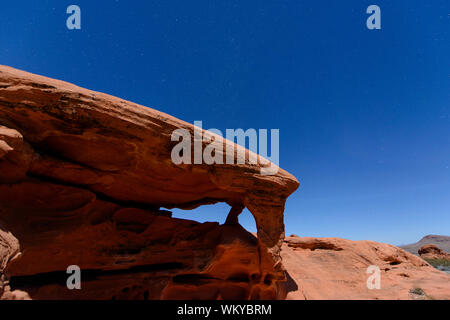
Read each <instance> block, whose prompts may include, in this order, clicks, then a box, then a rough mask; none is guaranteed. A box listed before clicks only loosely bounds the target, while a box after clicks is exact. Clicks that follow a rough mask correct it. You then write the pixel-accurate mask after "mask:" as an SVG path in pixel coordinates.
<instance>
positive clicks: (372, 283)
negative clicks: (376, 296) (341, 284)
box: [366, 265, 381, 290]
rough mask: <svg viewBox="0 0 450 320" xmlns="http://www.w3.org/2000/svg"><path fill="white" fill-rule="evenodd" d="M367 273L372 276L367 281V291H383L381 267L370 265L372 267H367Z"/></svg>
mask: <svg viewBox="0 0 450 320" xmlns="http://www.w3.org/2000/svg"><path fill="white" fill-rule="evenodd" d="M366 273H367V274H370V276H369V277H368V278H367V281H366V285H367V289H369V290H373V289H377V290H380V289H381V271H380V267H378V266H375V265H370V266H368V267H367V269H366Z"/></svg>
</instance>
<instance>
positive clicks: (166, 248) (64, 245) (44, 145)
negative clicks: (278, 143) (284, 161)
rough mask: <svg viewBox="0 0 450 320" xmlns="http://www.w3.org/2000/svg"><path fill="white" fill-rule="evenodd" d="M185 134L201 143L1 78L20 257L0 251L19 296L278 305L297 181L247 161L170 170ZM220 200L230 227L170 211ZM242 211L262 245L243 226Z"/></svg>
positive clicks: (151, 119)
mask: <svg viewBox="0 0 450 320" xmlns="http://www.w3.org/2000/svg"><path fill="white" fill-rule="evenodd" d="M179 128H182V129H186V130H188V131H189V132H190V133H191V134H193V131H194V127H193V126H192V125H191V124H188V123H186V122H183V121H181V120H178V119H176V118H174V117H171V116H169V115H167V114H164V113H162V112H159V111H156V110H153V109H150V108H147V107H143V106H140V105H137V104H134V103H131V102H128V101H124V100H122V99H119V98H116V97H112V96H109V95H107V94H103V93H98V92H93V91H90V90H86V89H82V88H80V87H77V86H75V85H72V84H69V83H66V82H62V81H58V80H53V79H49V78H46V77H42V76H38V75H33V74H30V73H27V72H23V71H19V70H16V69H13V68H10V67H5V66H0V223H1V225H2V227H3V228H4V230H8V232H11V233H12V234H13V235H14V236H15V237H16V238H17V239H18V240H19V244H20V251H21V254H20V255H17V254H16V253H17V250H16V249H14V248H15V247H14V246H13V247H11V248H12V249H11V248H10V249H7V250H6V251H7V253H6V254H5V253H1V252H0V265H1V264H2V263H3V264H5V263H6V264H7V266H6V270H5V271H4V272H5V273H6V274H7V275H8V277H10V285H11V287H12V289H26V291H28V292H29V293H30V296H31V298H37V299H39V298H51V299H57V298H61V299H65V298H83V299H91V298H95V299H111V298H117V299H121V298H124V299H125V298H141V299H142V298H149V299H164V298H165V299H175V298H194V299H195V298H199V299H200V298H203V299H216V298H217V299H220V298H223V299H231V298H233V299H241V298H242V299H244V298H254V299H258V298H272V299H273V298H280V297H282V296H281V291H280V290H279V284H280V281H282V280H284V272H283V269H282V266H281V258H280V247H281V244H282V241H283V238H284V224H283V211H284V203H285V201H286V198H287V197H288V196H289V195H290V194H291V193H292V192H293V191H294V190H295V189H296V188H297V187H298V182H297V180H296V179H295V177H293V176H292V175H290V174H289V173H287V172H286V171H284V170H282V169H279V170H278V172H277V173H276V174H275V175H269V176H267V175H261V174H260V172H261V168H262V167H264V166H267V164H265V165H262V164H250V163H248V161H247V162H246V163H245V164H232V165H227V164H224V165H219V164H212V165H207V164H196V165H193V164H181V165H175V164H174V163H173V162H172V161H171V150H172V147H173V146H174V145H175V144H176V142H173V141H171V134H172V132H173V131H174V130H175V129H179ZM220 142H221V143H223V144H230V143H231V142H229V141H227V140H220ZM203 143H204V144H205V142H203ZM235 148H236V149H239V148H240V149H242V147H238V146H235ZM224 150H225V149H224ZM245 152H246V154H247V156H248V155H250V154H251V153H250V152H249V151H248V150H247V151H245ZM235 158H236V153H235ZM217 202H226V203H228V204H229V205H230V206H231V207H232V209H231V211H230V219H227V221H229V222H230V223H228V224H225V225H222V226H220V225H219V224H218V223H197V222H194V221H189V220H182V219H174V218H171V214H170V212H169V211H167V210H164V209H162V208H166V209H170V208H182V209H193V208H195V207H197V206H200V205H204V204H214V203H217ZM244 207H247V208H248V209H249V210H250V212H251V213H252V214H253V216H254V217H255V220H256V224H257V231H258V238H257V239H256V238H255V237H253V236H252V235H251V234H249V233H248V232H246V231H245V230H244V229H242V227H240V226H239V225H238V224H236V223H235V222H236V220H237V215H238V214H239V213H240V211H241V210H242V208H244ZM186 216H187V217H188V212H186ZM0 237H1V238H0V239H4V237H3V236H2V235H0ZM0 241H2V240H0ZM3 241H4V240H3ZM13 255H14V256H15V259H12V261H11V257H12V256H13ZM2 257H3V258H2ZM5 257H6V258H5ZM69 265H78V266H80V267H81V270H83V273H82V275H83V279H84V280H83V285H82V290H68V289H67V288H66V286H65V279H66V278H67V274H66V268H67V267H68V266H69ZM0 272H2V270H0Z"/></svg>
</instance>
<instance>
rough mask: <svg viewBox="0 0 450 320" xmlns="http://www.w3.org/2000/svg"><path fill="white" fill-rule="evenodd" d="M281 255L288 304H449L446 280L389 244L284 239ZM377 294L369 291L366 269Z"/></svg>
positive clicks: (448, 280)
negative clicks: (376, 282) (434, 301)
mask: <svg viewBox="0 0 450 320" xmlns="http://www.w3.org/2000/svg"><path fill="white" fill-rule="evenodd" d="M281 255H282V257H283V265H284V266H285V268H286V273H287V278H288V281H287V282H286V284H285V290H286V292H287V298H288V299H307V300H314V299H332V300H335V299H336V300H342V299H345V300H347V299H389V300H391V299H394V300H396V299H402V300H403V299H450V275H449V274H446V273H444V272H441V271H438V270H436V269H434V268H433V267H432V266H430V265H429V264H428V263H427V262H425V261H424V260H422V259H421V258H419V257H417V256H415V255H413V254H411V253H408V252H406V251H404V250H402V249H400V248H398V247H395V246H393V245H389V244H384V243H377V242H374V241H351V240H345V239H340V238H310V237H304V238H299V237H296V236H294V237H292V236H291V237H287V238H286V239H285V241H284V244H283V247H282V251H281ZM371 265H373V266H377V267H378V268H379V270H380V289H376V288H374V289H369V288H368V286H367V280H368V278H369V277H370V276H371V275H372V274H373V271H371V270H369V271H370V272H371V273H367V268H368V267H369V266H371Z"/></svg>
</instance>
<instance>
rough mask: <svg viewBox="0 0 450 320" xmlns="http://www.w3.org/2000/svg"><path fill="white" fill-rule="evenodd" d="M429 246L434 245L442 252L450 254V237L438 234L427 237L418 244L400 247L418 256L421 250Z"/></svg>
mask: <svg viewBox="0 0 450 320" xmlns="http://www.w3.org/2000/svg"><path fill="white" fill-rule="evenodd" d="M427 244H434V245H436V246H438V247H439V248H441V249H442V250H444V251H446V252H450V236H442V235H436V234H430V235H427V236H425V237H423V238H422V239H420V240H419V241H418V242H416V243H412V244H407V245H403V246H400V248H402V249H404V250H406V251H408V252H411V253H412V254H415V255H418V251H419V249H420V248H421V247H423V246H424V245H427Z"/></svg>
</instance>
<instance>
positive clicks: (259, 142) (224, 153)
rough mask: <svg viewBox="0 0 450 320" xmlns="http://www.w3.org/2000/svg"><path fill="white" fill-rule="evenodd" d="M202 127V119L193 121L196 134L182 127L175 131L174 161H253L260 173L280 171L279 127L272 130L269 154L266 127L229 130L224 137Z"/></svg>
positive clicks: (200, 162) (210, 162)
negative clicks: (258, 167)
mask: <svg viewBox="0 0 450 320" xmlns="http://www.w3.org/2000/svg"><path fill="white" fill-rule="evenodd" d="M202 126H203V123H202V121H194V130H193V134H192V131H190V130H188V129H181V128H180V129H176V130H174V131H173V132H172V136H171V140H172V141H175V142H178V143H177V144H176V145H175V146H174V147H173V148H172V152H171V158H172V162H173V163H174V164H176V165H181V164H250V165H259V166H260V173H261V175H274V174H276V173H277V172H278V170H279V166H278V165H279V151H280V148H279V144H280V143H279V139H280V130H279V129H270V136H271V137H270V156H269V154H268V151H269V150H268V149H269V148H268V147H269V143H268V130H267V129H259V130H258V131H257V130H256V129H253V128H251V129H247V130H246V131H244V130H243V129H226V132H225V138H226V139H224V135H223V133H222V131H220V130H218V129H214V128H212V129H208V130H206V131H205V130H203V128H202ZM235 140H236V141H237V144H235V143H234V141H235ZM246 141H248V150H247V149H246V148H245V145H246ZM258 151H259V152H258Z"/></svg>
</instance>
